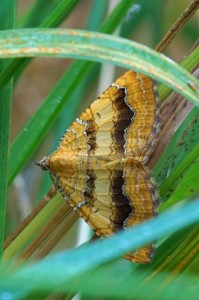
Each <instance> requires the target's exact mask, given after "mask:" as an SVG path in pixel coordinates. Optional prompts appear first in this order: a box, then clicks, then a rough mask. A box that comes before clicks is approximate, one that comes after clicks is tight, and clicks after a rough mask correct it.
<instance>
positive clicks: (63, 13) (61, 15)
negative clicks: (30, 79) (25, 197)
mask: <svg viewBox="0 0 199 300" xmlns="http://www.w3.org/2000/svg"><path fill="white" fill-rule="evenodd" d="M77 2H78V0H68V1H65V0H60V1H59V2H58V3H56V5H54V4H53V8H52V9H51V10H50V12H47V13H46V12H45V14H44V16H43V11H42V17H41V24H38V25H39V27H40V28H45V27H57V26H58V25H60V23H61V22H62V21H63V20H64V19H65V18H66V17H67V16H68V15H69V13H70V12H71V10H72V9H73V8H74V7H75V5H76V4H77ZM41 5H44V6H45V7H47V6H46V3H45V4H44V2H43V1H40V0H39V1H37V3H36V4H35V6H34V7H33V11H32V12H31V13H30V16H29V17H30V19H28V24H24V26H26V27H32V26H33V23H32V21H31V20H33V21H34V20H36V21H37V22H38V20H39V18H38V9H40V12H41V8H40V6H41ZM51 5H52V4H51ZM47 11H48V10H47ZM43 17H45V18H44V20H42V18H43ZM30 60H31V59H30V58H22V59H13V60H12V61H11V62H10V63H9V65H8V66H7V67H6V68H5V70H4V72H2V74H1V75H0V86H3V85H4V84H5V83H6V82H7V81H8V80H9V79H10V78H12V77H13V76H14V75H15V74H16V73H17V74H16V76H15V82H16V80H17V79H18V77H19V75H20V74H21V72H22V71H23V70H24V68H25V67H26V65H27V64H28V63H29V62H30Z"/></svg>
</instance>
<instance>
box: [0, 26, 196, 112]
mask: <svg viewBox="0 0 199 300" xmlns="http://www.w3.org/2000/svg"><path fill="white" fill-rule="evenodd" d="M31 56H47V57H48V56H53V57H71V58H75V59H84V60H94V61H98V62H101V63H102V62H103V63H112V64H115V65H117V66H120V67H125V68H132V69H134V70H136V71H138V72H141V73H144V74H146V75H150V76H151V77H152V78H154V79H157V80H160V81H161V82H163V83H165V84H167V85H169V86H170V87H171V88H173V89H174V90H176V91H177V92H179V93H180V94H182V95H184V96H185V97H186V98H188V99H189V100H190V101H192V102H193V103H194V104H195V105H197V106H198V105H199V100H198V95H199V92H198V90H199V83H198V82H197V80H196V79H195V78H194V77H193V76H191V75H190V74H189V73H188V72H187V71H186V70H184V69H182V68H181V67H180V66H178V65H177V64H176V63H174V62H173V61H171V60H170V59H168V58H167V57H166V56H164V55H162V54H159V53H156V52H155V51H153V50H151V49H149V48H148V47H146V46H143V45H140V44H138V43H135V42H131V41H129V40H126V39H122V38H119V37H113V36H110V35H104V34H100V33H96V32H90V31H89V32H88V31H83V30H82V31H81V30H61V29H51V30H41V29H40V30H35V29H28V30H17V31H4V32H1V33H0V58H6V57H31Z"/></svg>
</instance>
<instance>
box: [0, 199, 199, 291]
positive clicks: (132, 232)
mask: <svg viewBox="0 0 199 300" xmlns="http://www.w3.org/2000/svg"><path fill="white" fill-rule="evenodd" d="M168 220H172V222H168ZM198 220H199V201H198V200H197V199H195V201H193V202H191V203H187V204H185V205H183V206H181V207H180V208H178V210H170V211H167V212H165V213H163V214H162V215H160V216H159V217H157V218H155V219H152V220H149V221H147V222H145V223H142V224H140V225H138V226H136V227H134V228H132V229H129V230H128V231H123V232H120V233H118V234H116V235H114V236H113V237H110V238H107V239H104V240H101V241H97V242H95V243H92V244H90V245H85V246H82V247H80V248H76V249H75V250H72V251H68V252H63V253H59V254H56V255H51V256H49V257H48V258H46V259H45V260H43V261H41V262H38V263H35V264H32V265H31V266H29V267H26V268H24V269H21V270H19V271H18V272H16V273H13V274H12V275H9V276H8V277H7V278H5V279H1V281H0V290H1V293H3V292H5V291H7V290H9V291H10V293H11V294H12V292H11V291H12V289H13V287H14V289H15V291H13V294H12V295H13V296H14V295H15V294H14V293H15V292H16V293H18V292H19V291H20V292H21V293H23V292H24V286H25V287H27V289H28V291H27V290H26V292H30V291H33V290H37V289H47V290H48V291H49V290H53V289H55V288H58V287H59V286H61V285H62V284H64V285H65V287H66V284H67V282H69V281H71V280H73V279H74V278H76V276H79V275H81V274H82V273H83V272H86V271H89V270H90V269H91V268H94V267H98V266H99V265H101V264H102V263H105V262H108V261H110V260H113V259H115V258H117V257H118V256H120V255H122V254H123V253H126V252H128V251H130V250H133V249H136V248H138V247H140V246H142V245H144V244H147V243H149V242H151V241H153V240H156V239H159V238H161V237H163V236H164V235H168V234H169V233H171V232H174V231H177V230H179V229H182V228H184V227H186V226H188V225H190V224H193V223H195V222H197V221H198ZM115 245H117V247H115ZM99 249H100V251H99ZM55 278H56V280H55Z"/></svg>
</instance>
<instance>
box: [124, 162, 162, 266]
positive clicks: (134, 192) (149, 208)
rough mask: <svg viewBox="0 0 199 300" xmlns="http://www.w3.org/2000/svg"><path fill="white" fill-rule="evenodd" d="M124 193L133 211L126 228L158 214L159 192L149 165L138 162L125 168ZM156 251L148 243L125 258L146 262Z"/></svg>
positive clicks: (127, 220)
mask: <svg viewBox="0 0 199 300" xmlns="http://www.w3.org/2000/svg"><path fill="white" fill-rule="evenodd" d="M123 178H124V194H125V195H126V197H127V198H128V199H129V201H130V206H131V208H132V212H131V214H130V215H129V217H128V218H127V219H126V220H125V226H124V227H125V228H128V227H133V226H135V225H137V224H140V223H141V222H144V221H146V220H148V219H150V218H152V217H154V216H155V215H156V214H157V207H158V204H159V194H158V189H157V185H156V183H155V181H154V179H153V177H152V174H151V171H150V170H149V168H148V167H146V166H143V165H142V164H140V163H138V164H137V165H133V167H132V166H131V164H128V162H127V166H126V167H125V168H124V174H123ZM153 253H154V246H153V245H148V246H145V247H142V248H140V249H138V250H137V251H135V252H132V253H128V254H126V255H125V258H127V259H129V260H131V261H135V262H140V263H145V262H150V261H151V258H152V256H153Z"/></svg>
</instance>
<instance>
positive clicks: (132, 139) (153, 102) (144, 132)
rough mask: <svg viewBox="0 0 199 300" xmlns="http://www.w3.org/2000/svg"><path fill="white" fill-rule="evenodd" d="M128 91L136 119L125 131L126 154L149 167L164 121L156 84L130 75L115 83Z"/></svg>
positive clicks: (128, 99) (145, 78)
mask: <svg viewBox="0 0 199 300" xmlns="http://www.w3.org/2000/svg"><path fill="white" fill-rule="evenodd" d="M115 85H116V86H118V88H121V87H124V88H125V90H126V99H125V101H126V103H127V104H128V106H129V108H133V110H134V112H135V116H134V117H133V118H132V122H131V124H130V125H129V126H128V127H127V129H126V131H125V141H126V142H125V154H126V156H129V155H130V156H133V157H134V158H135V159H136V160H137V161H140V162H142V163H144V164H145V163H146V162H147V161H148V158H149V156H150V154H151V153H152V151H153V150H154V147H155V145H156V142H157V139H158V136H159V131H160V125H161V118H160V114H159V105H158V97H157V93H156V88H157V87H156V85H155V84H154V81H153V80H152V79H151V78H149V77H147V76H146V75H143V74H140V73H136V72H134V71H128V72H126V73H125V74H124V75H123V76H121V77H120V78H118V79H117V80H116V81H115Z"/></svg>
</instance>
